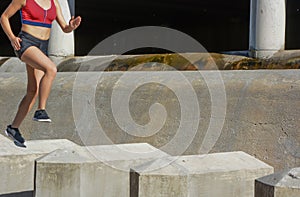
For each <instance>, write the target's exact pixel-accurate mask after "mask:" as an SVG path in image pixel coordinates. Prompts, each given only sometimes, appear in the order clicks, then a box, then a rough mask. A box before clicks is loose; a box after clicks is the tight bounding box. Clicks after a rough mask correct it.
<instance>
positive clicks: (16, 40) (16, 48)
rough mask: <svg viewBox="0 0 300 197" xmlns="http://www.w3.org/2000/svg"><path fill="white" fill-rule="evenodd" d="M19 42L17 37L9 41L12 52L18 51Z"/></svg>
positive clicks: (19, 47) (19, 39) (20, 40)
mask: <svg viewBox="0 0 300 197" xmlns="http://www.w3.org/2000/svg"><path fill="white" fill-rule="evenodd" d="M21 42H22V39H21V38H19V37H14V38H13V39H11V40H10V44H11V46H12V47H13V48H14V50H16V51H18V50H20V49H21Z"/></svg>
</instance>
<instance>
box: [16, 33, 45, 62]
mask: <svg viewBox="0 0 300 197" xmlns="http://www.w3.org/2000/svg"><path fill="white" fill-rule="evenodd" d="M18 37H19V38H21V39H22V42H20V44H21V49H20V50H18V51H16V50H15V54H16V56H17V57H18V58H19V59H21V57H22V55H23V53H24V52H25V51H26V49H28V48H29V47H31V46H36V47H37V48H39V49H40V50H41V51H42V52H43V53H44V54H45V55H47V56H48V44H49V40H41V39H38V38H36V37H34V36H32V35H30V34H29V33H26V32H24V31H21V32H20V33H19V35H18Z"/></svg>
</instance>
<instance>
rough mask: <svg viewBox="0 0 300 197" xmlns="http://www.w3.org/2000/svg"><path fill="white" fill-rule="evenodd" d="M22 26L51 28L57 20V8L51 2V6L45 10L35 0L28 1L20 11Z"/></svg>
mask: <svg viewBox="0 0 300 197" xmlns="http://www.w3.org/2000/svg"><path fill="white" fill-rule="evenodd" d="M20 13H21V21H22V24H26V25H34V26H41V27H48V28H51V26H52V21H53V20H55V18H56V6H55V4H54V0H51V6H50V8H49V9H47V10H45V9H44V8H42V7H41V6H40V5H39V4H38V3H37V2H36V1H35V0H26V5H25V6H23V7H22V9H21V10H20Z"/></svg>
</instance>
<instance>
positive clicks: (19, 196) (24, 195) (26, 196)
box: [0, 191, 34, 197]
mask: <svg viewBox="0 0 300 197" xmlns="http://www.w3.org/2000/svg"><path fill="white" fill-rule="evenodd" d="M33 196H34V192H33V191H26V192H18V193H11V194H2V195H0V197H33Z"/></svg>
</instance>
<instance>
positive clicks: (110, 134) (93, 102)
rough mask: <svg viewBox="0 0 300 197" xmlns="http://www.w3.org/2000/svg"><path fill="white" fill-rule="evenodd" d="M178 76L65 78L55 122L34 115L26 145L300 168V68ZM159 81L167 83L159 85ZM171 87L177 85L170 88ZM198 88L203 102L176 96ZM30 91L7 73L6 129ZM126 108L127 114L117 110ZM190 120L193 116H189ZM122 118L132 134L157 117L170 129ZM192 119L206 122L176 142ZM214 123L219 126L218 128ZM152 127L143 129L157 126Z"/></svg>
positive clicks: (55, 97)
mask: <svg viewBox="0 0 300 197" xmlns="http://www.w3.org/2000/svg"><path fill="white" fill-rule="evenodd" d="M175 73H177V74H180V73H178V72H174V71H168V72H104V73H103V72H82V73H80V75H78V73H74V72H68V73H58V75H57V78H56V80H55V82H54V84H53V89H52V92H51V95H50V98H49V100H48V107H47V111H48V113H49V115H50V117H51V118H52V120H53V122H52V123H51V124H40V123H36V122H33V121H32V120H31V118H32V116H33V111H32V112H30V114H29V115H28V116H27V117H26V119H25V121H24V123H23V124H22V126H21V128H20V129H21V131H22V132H23V135H24V136H25V138H26V139H53V138H67V139H70V140H72V141H73V142H75V143H78V144H81V145H82V144H86V145H96V144H112V143H113V144H119V143H132V142H147V143H150V144H151V145H153V146H155V147H161V148H162V150H164V151H166V152H167V153H169V154H172V155H174V154H178V153H180V154H181V152H182V154H198V153H205V152H208V151H209V152H228V151H236V150H238V151H240V150H241V151H245V152H246V153H248V154H251V155H253V156H255V157H257V158H258V159H260V160H262V161H264V162H266V163H268V164H270V165H272V166H274V168H275V170H282V169H286V168H292V167H296V166H299V165H300V155H299V152H300V151H299V145H300V144H299V142H300V136H299V135H298V130H299V129H298V128H299V127H300V121H299V117H300V110H299V107H300V103H299V102H300V101H299V98H300V80H299V79H300V72H299V71H298V70H255V71H246V72H245V71H220V72H219V71H201V72H184V73H183V75H182V76H183V78H186V79H188V80H187V81H184V80H180V79H178V78H177V77H178V76H177V75H175ZM99 74H100V77H99ZM180 75H181V74H180ZM122 76H123V77H122ZM172 76H174V77H172ZM220 76H221V78H220ZM121 77H122V78H121ZM124 77H127V78H126V80H127V79H129V81H132V82H136V83H138V82H143V79H149V78H151V79H152V82H153V81H154V83H152V82H151V83H148V84H142V85H141V86H140V87H136V86H135V84H134V83H131V84H130V83H127V81H126V80H125V81H124V79H125V78H124ZM143 77H144V78H143ZM164 77H166V78H164ZM156 79H158V82H159V83H161V84H159V83H155V80H156ZM138 80H140V81H138ZM164 82H168V84H173V85H172V87H171V86H170V87H167V86H168V84H167V85H163V83H164ZM188 83H189V84H191V86H190V85H189V84H188ZM165 84H166V83H165ZM222 86H223V87H224V90H225V93H226V94H225V97H224V95H223V93H224V90H222ZM190 87H193V90H194V93H195V94H192V95H196V100H195V98H192V97H189V96H187V97H178V95H176V93H178V92H179V94H181V93H184V91H185V90H192V89H190ZM130 88H131V89H130ZM25 90H26V74H25V73H0V91H1V95H0V103H2V104H1V105H0V110H1V112H2V114H5V116H4V115H3V116H2V118H1V120H0V123H1V125H3V129H4V127H5V126H6V125H7V124H9V123H10V122H11V120H12V119H13V117H14V115H15V112H16V110H17V105H18V103H19V101H20V99H21V97H22V96H23V95H24V93H25ZM116 90H117V91H116ZM132 90H134V91H132ZM74 91H75V92H74ZM180 92H181V93H180ZM218 92H219V93H220V94H218ZM113 93H114V95H113ZM130 93H132V95H131V96H130V97H129V96H128V95H129V94H130ZM212 93H213V94H212ZM115 95H121V96H120V97H119V98H122V99H129V102H128V103H127V104H126V106H128V108H129V109H130V112H129V114H131V117H132V120H131V119H128V117H127V116H128V112H126V108H123V107H124V105H123V104H122V105H121V104H120V105H116V106H115V108H114V109H112V102H115V104H116V103H118V102H120V103H122V102H124V100H123V101H122V99H121V100H118V99H116V100H112V96H115ZM187 95H188V94H187ZM181 96H182V95H181ZM181 98H184V99H185V100H184V99H181ZM179 99H181V100H179ZM195 101H197V102H198V104H197V103H195ZM156 102H159V103H160V104H161V105H162V106H164V107H165V111H164V109H163V108H161V105H159V104H158V105H154V106H153V107H151V106H152V104H154V103H156ZM126 106H125V107H126ZM181 106H186V108H181ZM93 107H94V108H93ZM224 107H225V108H224ZM118 108H119V109H120V110H121V111H119V112H118V111H116V110H118ZM197 108H198V109H199V110H200V116H197V113H196V111H191V112H193V113H188V112H189V110H191V109H195V110H196V109H197ZM186 109H187V110H186ZM112 110H115V111H112ZM184 110H186V111H184ZM218 110H219V111H218ZM224 110H225V111H224ZM183 114H185V115H187V116H186V117H182V116H183ZM190 114H196V115H195V116H189V115H190ZM119 115H120V116H119ZM122 117H125V118H126V119H125V120H126V121H127V120H130V121H134V123H136V124H137V125H135V124H128V125H129V126H133V127H132V128H134V127H135V126H138V125H144V126H145V125H146V126H147V123H151V121H150V117H152V118H154V117H156V118H154V119H152V123H155V124H154V125H160V126H162V127H161V129H159V128H158V129H159V131H158V132H157V133H152V134H151V135H150V133H147V134H149V136H142V134H141V133H130V128H129V127H128V128H129V131H127V132H126V131H125V130H124V128H122V122H120V120H119V119H120V118H122ZM189 120H191V122H190V123H193V124H198V123H199V124H198V125H199V127H197V128H196V131H195V130H193V129H195V127H193V128H190V129H187V130H186V132H187V136H182V138H180V139H182V140H177V141H174V140H173V141H172V139H174V136H176V134H177V133H178V131H179V129H178V128H181V127H182V125H181V123H182V124H184V125H189V124H188V123H189V122H188V121H189ZM223 120H224V124H222V123H223ZM116 121H119V122H118V123H119V125H118V124H117V122H116ZM130 121H128V122H129V123H131V122H130ZM163 121H164V122H163ZM210 122H212V123H217V124H215V125H214V126H213V125H210ZM123 126H124V125H123ZM125 126H126V125H125ZM146 126H145V127H142V128H144V129H149V128H150V127H147V128H146ZM150 126H151V125H150ZM125 129H126V128H125ZM156 129H157V128H156ZM145 131H147V132H149V130H145ZM193 132H195V133H193ZM135 135H137V136H135ZM165 145H169V146H165Z"/></svg>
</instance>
